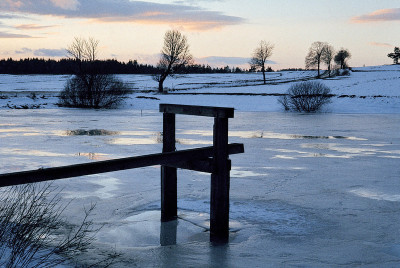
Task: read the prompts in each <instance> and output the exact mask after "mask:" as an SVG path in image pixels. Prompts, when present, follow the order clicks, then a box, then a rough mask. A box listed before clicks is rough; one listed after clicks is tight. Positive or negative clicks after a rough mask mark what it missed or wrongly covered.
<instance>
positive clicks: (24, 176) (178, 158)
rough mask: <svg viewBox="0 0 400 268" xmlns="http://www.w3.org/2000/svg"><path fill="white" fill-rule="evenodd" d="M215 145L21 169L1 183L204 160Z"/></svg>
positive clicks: (238, 147)
mask: <svg viewBox="0 0 400 268" xmlns="http://www.w3.org/2000/svg"><path fill="white" fill-rule="evenodd" d="M228 150H229V154H239V153H243V152H244V146H243V144H240V143H233V144H229V147H228ZM213 154H214V147H213V146H210V147H204V148H196V149H188V150H181V151H175V152H168V153H158V154H150V155H143V156H135V157H127V158H120V159H113V160H106V161H97V162H90V163H83V164H76V165H70V166H62V167H53V168H43V169H38V170H31V171H22V172H15V173H7V174H1V175H0V187H3V186H11V185H19V184H25V183H32V182H40V181H49V180H57V179H65V178H72V177H78V176H84V175H92V174H99V173H106V172H112V171H118V170H126V169H133V168H140V167H147V166H155V165H166V166H167V165H169V164H171V163H178V162H185V161H186V162H187V161H192V160H204V159H207V158H209V157H212V156H213Z"/></svg>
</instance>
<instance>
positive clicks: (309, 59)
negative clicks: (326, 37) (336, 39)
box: [305, 42, 327, 78]
mask: <svg viewBox="0 0 400 268" xmlns="http://www.w3.org/2000/svg"><path fill="white" fill-rule="evenodd" d="M326 45H327V43H326V42H314V43H312V44H311V47H310V49H309V51H308V54H307V56H306V60H305V63H306V69H309V68H311V67H317V69H318V76H317V77H318V78H320V69H321V61H322V55H323V54H324V47H325V46H326Z"/></svg>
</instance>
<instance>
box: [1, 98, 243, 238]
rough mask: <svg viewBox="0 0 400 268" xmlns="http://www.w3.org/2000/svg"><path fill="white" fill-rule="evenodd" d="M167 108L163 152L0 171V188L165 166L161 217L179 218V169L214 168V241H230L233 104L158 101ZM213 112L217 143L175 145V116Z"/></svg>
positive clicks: (162, 109) (238, 150) (234, 149)
mask: <svg viewBox="0 0 400 268" xmlns="http://www.w3.org/2000/svg"><path fill="white" fill-rule="evenodd" d="M160 112H162V113H163V150H162V153H158V154H150V155H143V156H136V157H127V158H120V159H113V160H106V161H97V162H91V163H84V164H76V165H70V166H62V167H53V168H42V169H38V170H31V171H23V172H15V173H7V174H0V187H4V186H11V185H19V184H25V183H33V182H41V181H48V180H57V179H63V178H71V177H78V176H84V175H92V174H99V173H105V172H112V171H118V170H126V169H133V168H139V167H146V166H154V165H161V221H162V222H167V221H171V220H176V218H177V168H182V169H189V170H195V171H201V172H208V173H211V202H210V204H211V205H210V240H211V241H216V242H228V241H229V186H230V175H229V172H230V168H231V163H230V160H229V155H230V154H238V153H243V152H244V146H243V144H228V119H229V118H233V116H234V109H233V108H221V107H208V106H190V105H174V104H160ZM176 114H186V115H197V116H209V117H214V133H213V134H214V135H213V146H210V147H203V148H196V149H188V150H181V151H176V150H175V115H176Z"/></svg>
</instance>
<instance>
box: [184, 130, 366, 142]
mask: <svg viewBox="0 0 400 268" xmlns="http://www.w3.org/2000/svg"><path fill="white" fill-rule="evenodd" d="M180 134H185V135H200V136H208V137H209V136H212V135H213V132H212V131H206V130H186V131H182V132H180ZM229 136H231V137H238V138H243V139H254V138H264V139H280V140H297V139H329V140H338V139H344V140H354V141H366V140H367V139H364V138H357V137H351V136H350V137H346V136H313V135H300V134H287V133H276V132H271V131H262V130H259V131H229Z"/></svg>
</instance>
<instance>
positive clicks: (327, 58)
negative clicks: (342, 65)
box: [322, 44, 335, 77]
mask: <svg viewBox="0 0 400 268" xmlns="http://www.w3.org/2000/svg"><path fill="white" fill-rule="evenodd" d="M334 54H335V49H334V48H333V46H331V45H329V44H326V45H325V46H324V48H323V53H322V61H323V62H324V63H325V64H326V65H327V66H328V75H329V77H331V64H332V61H333V57H334Z"/></svg>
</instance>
